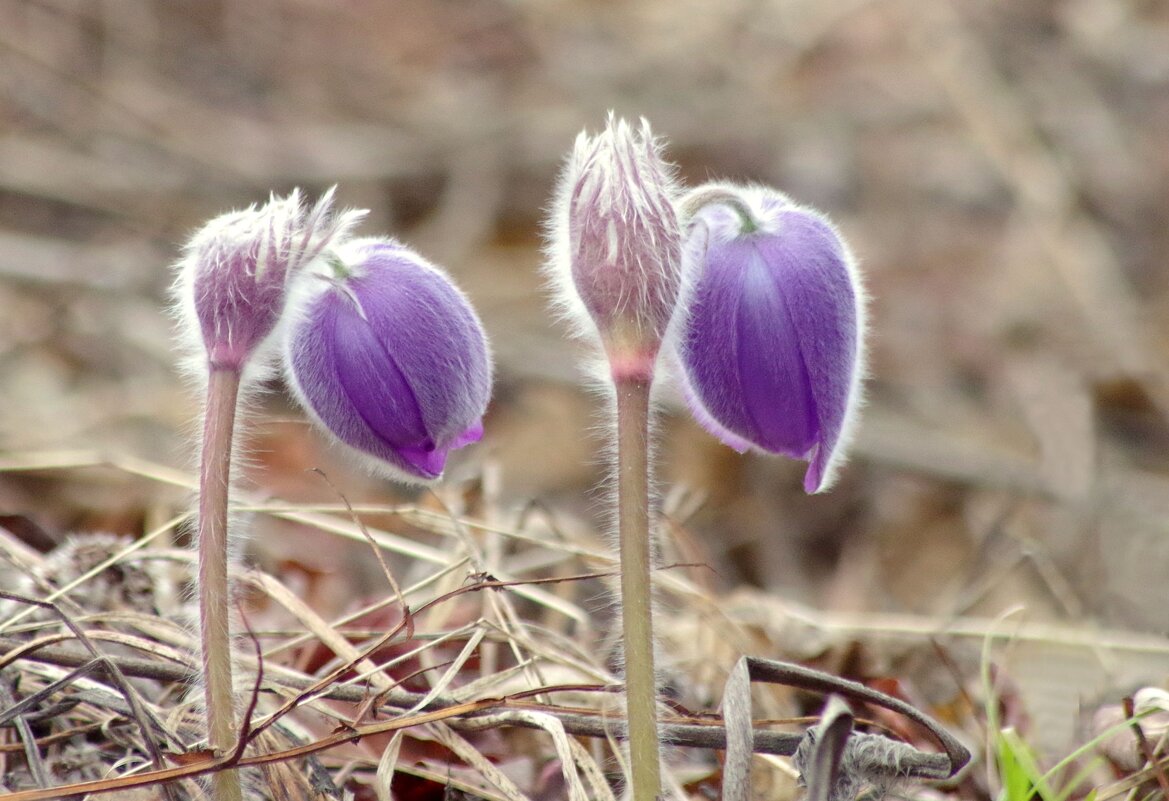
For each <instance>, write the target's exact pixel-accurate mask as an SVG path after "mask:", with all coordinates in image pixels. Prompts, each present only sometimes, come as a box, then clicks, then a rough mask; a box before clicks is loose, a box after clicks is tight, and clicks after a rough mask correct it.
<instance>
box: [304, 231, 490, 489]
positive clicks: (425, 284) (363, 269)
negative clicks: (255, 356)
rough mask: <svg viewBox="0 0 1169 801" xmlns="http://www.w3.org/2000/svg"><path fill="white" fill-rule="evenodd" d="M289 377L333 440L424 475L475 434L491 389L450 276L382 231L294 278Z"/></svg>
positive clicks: (476, 334)
mask: <svg viewBox="0 0 1169 801" xmlns="http://www.w3.org/2000/svg"><path fill="white" fill-rule="evenodd" d="M296 294H297V297H296V299H295V301H294V304H295V308H294V310H293V313H292V315H291V322H290V324H289V331H288V335H287V338H286V340H285V354H284V355H285V368H286V372H287V374H288V377H289V379H290V380H289V384H290V386H291V387H292V388H293V390H294V391H295V393H296V395H297V396H298V397H299V399H300V400H301V402H302V403H303V404H304V406H305V407H306V408H307V409H308V410H309V411H310V412H311V414H312V416H313V417H315V418H316V419H317V421H318V422H319V423H321V424H322V425H323V426H324V427H325V428H326V429H327V430H328V431H330V432H331V433H332V434H333V435H335V436H336V437H337V439H339V440H340V441H341V442H343V443H344V444H346V445H348V446H350V447H351V448H354V449H355V450H357V451H359V452H361V453H362V454H365V455H366V456H370V457H373V458H375V459H376V460H378V462H379V463H380V464H382V465H383V466H388V467H389V468H390V472H391V473H392V474H394V475H395V476H396V477H399V478H406V479H408V480H415V481H417V480H423V481H428V480H431V479H434V478H437V477H438V476H439V475H440V474H441V473H442V470H443V467H444V465H445V463H446V458H447V455H448V453H449V452H450V451H451V450H452V449H454V448H459V447H461V446H463V445H466V444H468V443H470V442H474V441H476V440H478V439H479V438H480V437H481V436H482V434H483V426H482V423H481V418H482V416H483V413H484V411H485V410H486V408H487V403H488V400H489V399H490V394H491V361H490V356H489V353H488V346H487V340H486V337H485V335H484V333H483V328H482V326H481V325H480V323H479V319H478V317H477V316H476V315H475V312H474V310H473V309H472V308H471V306H470V304H469V303H468V302H467V300H466V298H465V297H464V296H463V295H462V293H461V292H459V290H458V289H456V288H455V286H454V285H453V284H452V283H451V281H450V279H449V278H447V277H446V275H445V274H444V273H443V272H441V271H440V270H439V269H438V268H436V267H434V266H433V265H431V264H430V263H428V262H427V261H426V260H424V259H423V258H422V257H421V256H419V255H417V254H416V253H414V252H412V251H411V250H409V249H408V248H406V247H405V246H404V245H402V244H400V243H398V242H396V241H394V240H390V239H355V240H352V241H350V242H348V243H346V244H344V245H342V246H340V247H339V248H337V249H335V250H334V252H333V254H332V255H331V257H330V259H329V260H328V261H327V263H326V264H323V265H322V266H321V268H320V269H315V270H314V271H313V273H312V274H310V275H306V276H305V277H304V279H303V280H302V283H301V284H300V286H299V287H298V289H297V293H296Z"/></svg>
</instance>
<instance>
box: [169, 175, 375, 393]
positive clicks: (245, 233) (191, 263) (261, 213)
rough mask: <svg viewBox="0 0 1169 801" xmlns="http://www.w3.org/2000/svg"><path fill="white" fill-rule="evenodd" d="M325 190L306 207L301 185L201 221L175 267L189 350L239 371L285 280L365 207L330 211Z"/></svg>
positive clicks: (270, 323)
mask: <svg viewBox="0 0 1169 801" xmlns="http://www.w3.org/2000/svg"><path fill="white" fill-rule="evenodd" d="M334 189H335V187H334V188H333V189H330V190H329V191H327V192H325V194H324V195H322V196H321V198H320V200H318V201H317V203H316V205H314V206H313V207H312V208H308V207H306V206H305V204H304V203H303V202H302V200H301V195H300V190H293V192H292V194H290V195H288V196H287V197H284V198H278V197H276V196H275V195H272V196H271V198H270V199H269V201H268V203H267V204H265V205H264V206H262V207H260V208H257V207H256V206H255V205H252V206H249V207H248V208H247V209H244V210H242V211H232V212H228V213H227V214H223V215H221V216H219V217H216V218H215V219H213V220H211V221H210V222H208V223H207V224H206V225H204V226H203V227H202V228H201V229H199V231H197V232H196V233H195V235H194V236H193V237H192V238H191V240H190V242H189V243H188V244H187V246H186V248H185V250H184V253H183V257H182V259H181V260H180V261H179V263H178V265H177V269H178V281H177V284H176V292H177V295H178V312H179V316H180V317H181V318H182V322H183V329H184V332H185V335H186V336H187V338H188V340H189V344H190V349H191V350H192V352H199V351H200V350H202V351H204V352H205V353H206V356H207V359H208V361H209V362H210V364H211V365H212V366H213V367H219V368H227V369H234V370H237V371H238V370H242V369H243V367H244V365H245V363H247V362H248V361H249V360H250V359H251V358H252V357H253V355H254V354H255V353H256V352H257V351H258V350H259V349H260V348H261V346H262V345H264V344H265V341H266V340H267V339H268V337H269V335H270V334H271V333H272V332H273V331H274V330H275V328H276V325H277V323H278V321H279V320H280V318H281V315H282V314H283V312H284V307H285V303H286V300H287V293H288V286H289V283H290V282H291V281H292V279H293V278H294V277H295V276H296V275H297V273H299V272H300V271H302V270H303V269H305V268H306V267H307V266H308V265H309V264H310V263H311V262H312V261H313V260H314V259H316V258H317V257H318V256H320V255H321V254H322V253H323V252H324V251H325V249H326V248H327V247H329V246H330V245H331V244H336V243H337V242H339V241H341V240H342V239H343V238H344V237H345V235H346V234H347V233H348V231H349V229H350V228H352V227H353V226H354V225H355V224H356V223H357V222H358V221H359V220H360V219H361V218H362V217H364V216H365V214H366V212H365V211H363V210H351V211H343V212H341V213H335V212H334V210H333V193H334Z"/></svg>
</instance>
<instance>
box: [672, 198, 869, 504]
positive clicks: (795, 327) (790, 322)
mask: <svg viewBox="0 0 1169 801" xmlns="http://www.w3.org/2000/svg"><path fill="white" fill-rule="evenodd" d="M692 197H699V198H700V197H706V198H708V199H709V202H706V203H705V205H702V206H701V207H700V208H699V209H698V210H697V211H696V212H695V214H694V216H693V218H692V220H691V224H690V226H689V234H688V239H687V243H686V250H685V256H684V258H685V260H686V270H687V275H688V277H689V280H690V282H691V287H690V290H689V297H688V313H687V316H686V318H685V319H684V321H683V323H682V325H681V330H680V332H679V336H678V339H677V351H678V354H677V355H678V358H679V361H680V362H681V365H682V368H683V370H682V371H683V373H684V377H685V382H684V383H685V389H686V392H687V395H688V399H689V401H690V403H691V406H692V408H693V410H694V412H695V416H696V419H698V421H699V422H700V423H702V424H703V425H704V426H705V427H706V428H708V429H709V430H710V431H711V432H712V433H713V434H715V435H716V436H718V437H719V438H721V439H722V440H723V441H724V442H726V443H727V444H728V445H730V446H731V447H734V448H736V449H737V450H740V451H742V450H746V449H747V448H748V447H755V448H759V449H761V450H764V451H768V452H770V453H778V454H783V455H786V456H790V457H793V458H797V459H804V460H807V461H808V462H809V465H808V470H807V473H806V474H805V477H804V489H805V490H807V491H808V492H820V491H822V490H825V489H827V488H828V486H829V485H830V484H831V482H832V480H833V478H834V473H835V469H836V467H837V466H838V465H839V463H840V462H841V460H842V456H843V452H844V450H845V447H846V445H847V443H848V440H849V438H850V432H851V428H852V423H853V420H854V418H855V416H856V410H857V407H858V405H859V401H860V394H861V378H862V375H863V372H864V343H863V337H864V325H865V308H864V291H863V288H862V286H861V284H860V280H859V276H858V274H857V271H856V267H855V265H854V262H853V259H852V256H851V254H850V253H849V251H848V247H847V245H846V244H845V243H844V241H843V240H842V239H841V237H840V235H839V233H838V232H837V231H836V229H835V228H834V227H833V225H832V224H831V223H830V222H829V221H828V220H827V219H825V218H824V217H823V216H822V215H820V214H819V213H817V212H815V211H813V210H811V209H808V208H805V207H801V206H797V205H795V204H793V203H792V202H791V201H790V200H789V199H788V198H787V197H785V196H784V195H781V194H780V193H778V192H775V191H773V190H769V189H765V188H754V187H753V188H739V187H729V186H715V187H713V188H710V187H708V188H703V189H699V190H695V192H694V193H693V195H692Z"/></svg>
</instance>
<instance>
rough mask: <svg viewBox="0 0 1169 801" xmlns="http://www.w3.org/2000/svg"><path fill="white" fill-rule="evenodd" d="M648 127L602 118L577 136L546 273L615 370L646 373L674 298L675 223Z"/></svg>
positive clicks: (667, 178)
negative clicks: (588, 324)
mask: <svg viewBox="0 0 1169 801" xmlns="http://www.w3.org/2000/svg"><path fill="white" fill-rule="evenodd" d="M675 194H676V190H675V186H674V181H673V177H672V175H671V168H670V167H669V166H668V165H667V164H666V163H665V161H664V160H663V159H662V157H661V154H660V153H659V151H658V147H657V144H656V143H655V141H654V139H653V134H652V132H651V131H650V128H649V123H647V122H645V121H644V120H643V121H642V123H641V127H640V128H639V129H637V130H634V129H633V128H632V127H631V126H630V125H629V124H628V123H626V122H625V121H624V120H618V119H616V118H614V117H613V116H612V115H610V117H609V120H608V124H607V125H606V127H605V130H604V131H602V132H601V133H600V134H598V135H597V136H592V137H590V136H588V135H586V134H584V133H581V135H580V136H579V137H578V138H577V140H576V146H575V148H574V149H573V153H572V156H571V157H570V159H569V161H568V164H567V166H566V168H565V170H564V174H563V176H562V178H561V181H560V187H559V190H558V195H557V203H556V207H555V210H554V215H555V216H554V219H553V225H552V228H553V232H552V233H553V237H552V238H553V242H552V247H551V260H550V264H549V272H550V273H551V275H552V277H553V281H554V282H555V283H557V284H558V286H559V290H560V292H561V294H562V295H563V296H565V300H564V303H565V305H566V306H568V307H570V308H575V309H577V310H578V311H579V310H580V309H581V307H583V311H584V312H585V313H586V314H587V316H588V317H589V318H590V319H591V320H592V322H593V323H594V324H595V326H596V329H597V332H598V333H599V335H600V338H601V342H602V344H603V346H604V348H605V351H606V353H607V355H608V357H609V360H610V362H611V364H612V366H613V369H614V371H615V372H623V371H625V370H629V371H631V372H647V373H648V372H652V368H653V363H654V360H655V359H656V356H657V353H658V350H659V348H660V346H661V342H662V337H663V336H664V335H665V332H666V329H667V327H668V325H669V322H670V318H671V316H672V314H673V312H674V307H675V305H676V304H677V298H678V289H679V285H680V276H681V242H682V234H681V228H680V226H679V224H678V215H677V212H676V210H675V208H674V195H675Z"/></svg>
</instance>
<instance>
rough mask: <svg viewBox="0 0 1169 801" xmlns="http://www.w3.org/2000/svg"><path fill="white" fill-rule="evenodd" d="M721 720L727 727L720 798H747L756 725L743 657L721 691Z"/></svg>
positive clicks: (727, 800)
mask: <svg viewBox="0 0 1169 801" xmlns="http://www.w3.org/2000/svg"><path fill="white" fill-rule="evenodd" d="M723 722H724V723H725V724H726V727H727V751H726V759H725V761H724V762H723V790H722V791H723V798H724V799H725V801H747V799H748V798H750V793H751V754H752V752H753V751H754V750H755V749H754V734H755V727H754V725H753V724H752V722H751V676H750V673H749V669H748V666H747V660H745V659H740V660H739V661H738V662H736V663H735V666H734V667H733V668H731V673H730V676H728V677H727V683H726V687H725V689H724V690H723Z"/></svg>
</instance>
